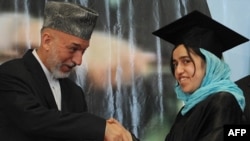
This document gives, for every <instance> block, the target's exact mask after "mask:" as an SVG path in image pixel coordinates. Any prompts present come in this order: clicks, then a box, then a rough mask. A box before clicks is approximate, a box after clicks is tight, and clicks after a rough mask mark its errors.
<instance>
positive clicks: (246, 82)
mask: <svg viewBox="0 0 250 141" xmlns="http://www.w3.org/2000/svg"><path fill="white" fill-rule="evenodd" d="M235 83H236V84H237V85H238V86H239V87H240V88H241V89H242V91H243V92H244V96H245V100H246V108H245V110H244V114H245V116H246V124H249V125H250V75H248V76H246V77H244V78H242V79H240V80H238V81H236V82H235Z"/></svg>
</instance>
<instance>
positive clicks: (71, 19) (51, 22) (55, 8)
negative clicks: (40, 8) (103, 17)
mask: <svg viewBox="0 0 250 141" xmlns="http://www.w3.org/2000/svg"><path fill="white" fill-rule="evenodd" d="M98 16H99V15H98V13H97V12H96V11H94V10H92V9H89V8H86V7H83V6H81V5H76V4H72V3H67V2H55V1H49V2H47V3H46V5H45V9H44V23H43V27H44V28H45V27H48V28H52V29H55V30H59V31H62V32H65V33H67V34H71V35H74V36H77V37H80V38H82V39H84V40H89V39H90V37H91V34H92V32H93V29H94V27H95V25H96V21H97V17H98Z"/></svg>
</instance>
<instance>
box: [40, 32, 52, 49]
mask: <svg viewBox="0 0 250 141" xmlns="http://www.w3.org/2000/svg"><path fill="white" fill-rule="evenodd" d="M51 43H52V36H51V33H50V32H46V31H45V32H43V33H42V38H41V44H42V47H43V48H44V49H45V50H49V48H50V46H51Z"/></svg>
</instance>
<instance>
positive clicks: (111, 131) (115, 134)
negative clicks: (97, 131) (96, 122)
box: [104, 118, 132, 141]
mask: <svg viewBox="0 0 250 141" xmlns="http://www.w3.org/2000/svg"><path fill="white" fill-rule="evenodd" d="M104 141H132V136H131V134H130V132H129V131H128V130H126V129H125V128H124V127H123V126H122V125H121V124H120V123H119V122H118V121H117V120H115V119H113V118H110V119H108V120H107V122H106V131H105V137H104Z"/></svg>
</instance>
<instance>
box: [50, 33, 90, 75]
mask: <svg viewBox="0 0 250 141" xmlns="http://www.w3.org/2000/svg"><path fill="white" fill-rule="evenodd" d="M51 35H52V38H51V40H50V44H49V50H48V55H47V58H46V64H47V67H48V68H49V70H50V71H51V73H52V74H53V75H54V77H55V78H65V77H68V76H69V74H70V72H71V71H72V70H73V69H74V68H75V66H76V65H80V64H81V63H82V55H83V54H84V52H85V51H86V49H87V48H88V46H89V41H87V40H83V39H81V38H78V37H75V36H72V35H69V34H66V33H63V32H60V31H56V30H53V31H52V34H51Z"/></svg>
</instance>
